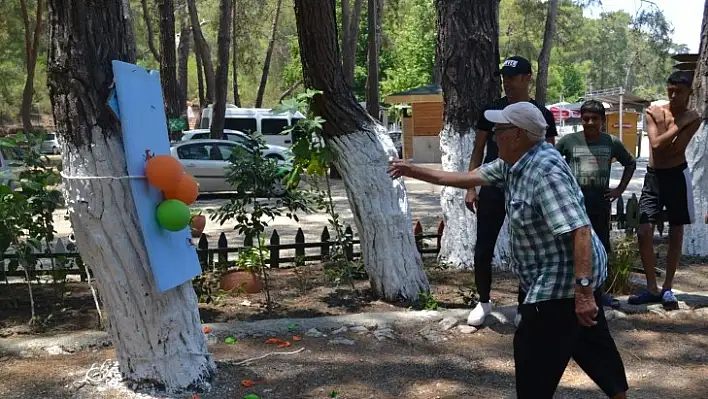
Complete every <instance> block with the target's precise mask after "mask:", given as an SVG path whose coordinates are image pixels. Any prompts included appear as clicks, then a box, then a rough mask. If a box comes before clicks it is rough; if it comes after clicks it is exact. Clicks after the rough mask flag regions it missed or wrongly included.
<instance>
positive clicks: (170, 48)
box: [157, 0, 187, 140]
mask: <svg viewBox="0 0 708 399" xmlns="http://www.w3.org/2000/svg"><path fill="white" fill-rule="evenodd" d="M157 10H158V13H159V14H160V81H161V82H162V95H163V96H164V97H165V113H166V114H167V121H168V127H169V130H168V134H169V136H170V140H178V139H179V136H181V134H180V133H181V132H182V130H181V129H180V130H178V129H174V130H173V127H172V124H171V123H169V122H170V121H171V120H174V119H180V118H181V117H182V114H183V113H184V111H185V110H186V107H187V104H186V102H185V99H184V98H182V96H181V95H180V93H181V92H182V89H181V87H180V85H179V83H178V82H177V54H176V50H175V6H174V2H173V0H158V1H157Z"/></svg>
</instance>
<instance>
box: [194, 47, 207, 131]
mask: <svg viewBox="0 0 708 399" xmlns="http://www.w3.org/2000/svg"><path fill="white" fill-rule="evenodd" d="M194 58H195V59H196V61H197V90H198V91H199V109H200V110H201V109H204V108H206V106H207V100H206V96H205V94H204V66H203V65H202V54H201V53H200V52H199V49H197V48H196V40H195V49H194ZM200 119H201V114H200Z"/></svg>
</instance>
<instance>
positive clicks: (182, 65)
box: [177, 15, 192, 103]
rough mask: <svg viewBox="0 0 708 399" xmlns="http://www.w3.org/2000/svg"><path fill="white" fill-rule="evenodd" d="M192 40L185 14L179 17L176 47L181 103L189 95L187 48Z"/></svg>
mask: <svg viewBox="0 0 708 399" xmlns="http://www.w3.org/2000/svg"><path fill="white" fill-rule="evenodd" d="M191 41H192V30H191V29H190V27H189V22H188V21H187V19H186V15H183V16H182V17H181V19H180V34H179V46H178V47H177V76H178V81H179V88H180V96H181V100H182V103H186V102H187V99H188V98H187V97H188V96H189V50H190V44H191Z"/></svg>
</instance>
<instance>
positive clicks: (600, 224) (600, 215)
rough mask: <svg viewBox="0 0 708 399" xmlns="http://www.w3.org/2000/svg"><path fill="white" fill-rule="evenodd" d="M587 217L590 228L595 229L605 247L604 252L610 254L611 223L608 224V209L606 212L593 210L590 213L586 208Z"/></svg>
mask: <svg viewBox="0 0 708 399" xmlns="http://www.w3.org/2000/svg"><path fill="white" fill-rule="evenodd" d="M588 218H589V219H590V224H591V225H592V229H593V230H595V234H597V237H598V238H599V239H600V242H602V246H604V247H605V252H607V254H608V255H609V254H610V251H611V245H610V231H611V230H612V225H611V224H610V211H609V210H607V212H594V213H591V212H590V211H589V210H588Z"/></svg>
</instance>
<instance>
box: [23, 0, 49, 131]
mask: <svg viewBox="0 0 708 399" xmlns="http://www.w3.org/2000/svg"><path fill="white" fill-rule="evenodd" d="M20 8H21V10H22V22H23V24H24V27H25V68H26V69H27V78H26V79H25V87H24V89H23V90H22V105H21V106H20V117H21V119H22V129H23V130H24V131H25V133H31V132H34V127H33V126H32V99H33V98H34V74H35V71H36V68H37V51H38V49H39V37H40V34H41V32H42V12H43V11H44V6H43V2H42V0H37V11H36V14H35V20H34V31H33V30H32V28H31V26H30V20H29V12H28V11H27V4H26V2H25V0H20Z"/></svg>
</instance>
